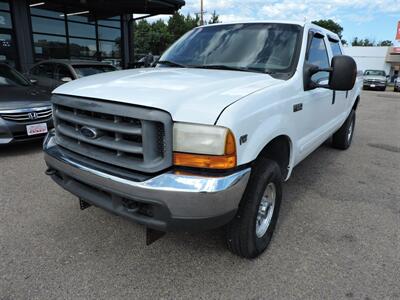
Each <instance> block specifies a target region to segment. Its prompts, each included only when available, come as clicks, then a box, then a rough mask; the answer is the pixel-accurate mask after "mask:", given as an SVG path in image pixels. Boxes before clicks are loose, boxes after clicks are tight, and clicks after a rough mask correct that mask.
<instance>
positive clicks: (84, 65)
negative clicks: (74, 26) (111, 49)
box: [29, 59, 117, 89]
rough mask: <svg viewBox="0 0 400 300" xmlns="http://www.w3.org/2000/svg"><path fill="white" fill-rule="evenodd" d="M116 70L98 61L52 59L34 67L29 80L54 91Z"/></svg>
mask: <svg viewBox="0 0 400 300" xmlns="http://www.w3.org/2000/svg"><path fill="white" fill-rule="evenodd" d="M116 70H117V68H116V67H114V66H112V65H110V64H108V63H103V62H98V61H90V60H67V59H53V60H44V61H41V62H40V63H37V64H36V65H34V66H33V67H32V68H31V69H30V71H29V78H30V79H33V80H36V81H37V84H38V85H39V86H43V87H46V88H49V89H54V88H56V87H57V86H59V85H61V84H63V83H66V82H69V81H72V80H75V79H79V78H82V77H86V76H90V75H94V74H98V73H105V72H111V71H116Z"/></svg>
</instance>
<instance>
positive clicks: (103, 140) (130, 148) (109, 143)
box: [57, 124, 143, 154]
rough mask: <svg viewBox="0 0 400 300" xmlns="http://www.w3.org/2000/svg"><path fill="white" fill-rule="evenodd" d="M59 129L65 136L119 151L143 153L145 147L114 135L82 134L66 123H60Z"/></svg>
mask: <svg viewBox="0 0 400 300" xmlns="http://www.w3.org/2000/svg"><path fill="white" fill-rule="evenodd" d="M57 129H58V130H59V132H60V133H61V134H63V135H65V136H68V137H69V138H73V139H76V140H78V141H82V142H85V143H88V144H92V145H95V146H100V147H103V148H108V149H112V150H117V151H122V152H127V153H134V154H142V153H143V148H142V147H141V146H139V145H140V144H138V143H133V142H129V141H124V140H115V139H114V138H112V137H108V136H102V137H99V138H97V139H90V138H87V137H85V136H83V135H82V134H80V133H79V132H78V131H76V130H75V129H74V128H72V127H69V126H67V125H64V124H58V125H57Z"/></svg>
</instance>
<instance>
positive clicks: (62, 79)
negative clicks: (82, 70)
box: [61, 77, 72, 82]
mask: <svg viewBox="0 0 400 300" xmlns="http://www.w3.org/2000/svg"><path fill="white" fill-rule="evenodd" d="M61 81H62V82H70V81H72V78H71V77H63V78H61Z"/></svg>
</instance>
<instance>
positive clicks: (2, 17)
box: [0, 11, 12, 28]
mask: <svg viewBox="0 0 400 300" xmlns="http://www.w3.org/2000/svg"><path fill="white" fill-rule="evenodd" d="M11 26H12V23H11V15H10V13H8V12H5V11H0V28H11Z"/></svg>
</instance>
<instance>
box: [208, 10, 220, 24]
mask: <svg viewBox="0 0 400 300" xmlns="http://www.w3.org/2000/svg"><path fill="white" fill-rule="evenodd" d="M216 23H221V21H220V20H219V15H217V13H216V11H215V10H214V12H213V13H212V15H211V18H210V21H208V24H216Z"/></svg>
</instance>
